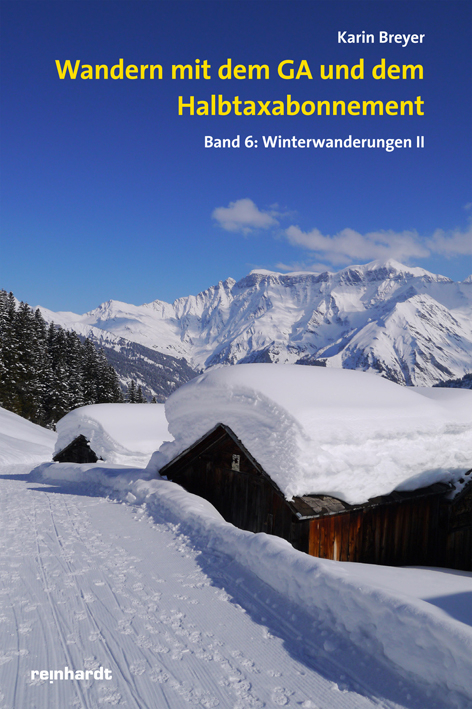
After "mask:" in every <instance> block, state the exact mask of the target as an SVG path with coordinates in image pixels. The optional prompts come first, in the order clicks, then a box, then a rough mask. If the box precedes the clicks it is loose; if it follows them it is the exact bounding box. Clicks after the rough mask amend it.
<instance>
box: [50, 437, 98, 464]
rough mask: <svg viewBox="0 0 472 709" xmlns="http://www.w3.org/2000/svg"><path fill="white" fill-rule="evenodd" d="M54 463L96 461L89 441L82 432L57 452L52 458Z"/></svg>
mask: <svg viewBox="0 0 472 709" xmlns="http://www.w3.org/2000/svg"><path fill="white" fill-rule="evenodd" d="M53 460H54V461H56V463H96V462H97V461H98V458H97V456H96V455H95V453H94V451H93V450H92V449H91V448H90V445H89V442H88V441H87V439H86V438H85V436H83V435H82V434H81V435H80V436H77V438H75V439H74V440H73V441H72V443H69V445H68V446H67V447H66V448H64V449H63V450H62V451H60V452H59V453H57V455H55V456H54V458H53Z"/></svg>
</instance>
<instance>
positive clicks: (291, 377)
mask: <svg viewBox="0 0 472 709" xmlns="http://www.w3.org/2000/svg"><path fill="white" fill-rule="evenodd" d="M166 416H167V419H168V421H169V431H170V433H171V434H172V435H173V436H174V439H175V440H174V441H172V442H171V443H165V444H164V445H163V446H161V448H160V449H159V451H158V452H157V453H155V454H154V455H153V458H152V459H151V462H150V468H151V469H154V470H156V471H159V470H162V469H163V468H164V466H165V465H166V464H167V463H169V462H170V461H171V460H173V459H175V458H176V456H178V455H180V454H181V453H182V452H183V451H185V450H186V449H188V448H190V447H191V446H192V445H193V444H194V443H195V442H197V441H198V440H200V439H201V438H202V437H203V436H205V435H206V434H207V433H208V432H209V431H211V430H212V429H213V428H214V427H215V426H217V425H218V424H219V423H220V422H223V423H224V424H225V425H226V426H227V427H228V428H229V429H231V431H232V432H234V435H235V436H236V437H237V439H239V441H240V442H241V443H242V445H243V446H244V447H245V449H246V450H247V451H248V452H249V454H250V455H251V456H252V458H253V459H254V460H255V461H257V463H258V465H259V466H260V468H261V469H262V470H264V471H265V473H266V474H267V475H268V476H270V478H271V479H272V480H273V481H274V483H275V484H276V485H277V487H278V488H279V489H280V490H281V491H282V493H283V495H284V496H285V497H286V499H287V500H291V499H292V498H295V497H296V498H304V497H306V496H318V497H319V496H325V497H326V498H334V499H336V500H338V501H342V502H344V503H347V505H349V506H351V507H352V506H353V505H363V504H365V503H367V502H368V501H372V500H373V499H376V498H385V496H388V495H390V494H391V493H393V492H394V491H395V493H396V494H400V495H402V494H403V493H405V492H411V491H415V490H420V489H425V488H429V487H430V486H432V485H435V484H437V483H443V484H445V485H452V484H456V485H457V484H459V480H460V479H464V475H465V472H466V471H467V470H469V469H470V465H471V461H472V391H468V390H461V389H427V388H412V387H402V386H399V385H398V384H395V383H393V382H390V381H387V380H385V379H383V378H382V377H380V376H377V375H374V374H370V373H364V372H359V371H352V370H340V369H331V368H320V367H301V366H297V365H275V364H270V365H265V364H249V365H236V366H231V367H221V368H215V369H212V370H209V371H207V372H205V373H204V374H203V375H201V376H200V377H198V378H197V379H194V380H192V381H191V382H189V383H188V384H186V385H184V386H183V387H181V388H180V389H178V390H177V391H176V392H174V394H172V396H171V397H170V398H169V399H168V401H167V403H166ZM459 486H460V485H459ZM369 504H370V503H369Z"/></svg>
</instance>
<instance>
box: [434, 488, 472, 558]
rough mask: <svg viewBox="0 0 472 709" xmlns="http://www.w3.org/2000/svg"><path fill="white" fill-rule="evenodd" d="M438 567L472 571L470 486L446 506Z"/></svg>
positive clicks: (471, 489)
mask: <svg viewBox="0 0 472 709" xmlns="http://www.w3.org/2000/svg"><path fill="white" fill-rule="evenodd" d="M444 527H445V530H446V533H445V535H444V537H443V538H442V539H441V545H440V550H441V559H440V564H439V565H440V566H447V567H448V568H450V569H462V570H465V571H472V486H471V485H469V486H468V488H466V489H464V490H463V492H462V494H460V495H458V497H457V498H456V499H455V500H453V501H452V502H451V503H449V504H447V507H446V512H445V525H444Z"/></svg>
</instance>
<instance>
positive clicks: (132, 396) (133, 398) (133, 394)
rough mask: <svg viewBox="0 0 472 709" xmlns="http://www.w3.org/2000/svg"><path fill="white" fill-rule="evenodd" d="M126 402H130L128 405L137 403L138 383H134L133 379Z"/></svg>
mask: <svg viewBox="0 0 472 709" xmlns="http://www.w3.org/2000/svg"><path fill="white" fill-rule="evenodd" d="M126 401H127V402H128V404H135V403H136V382H135V381H134V379H132V380H131V381H130V383H129V385H128V392H127V395H126Z"/></svg>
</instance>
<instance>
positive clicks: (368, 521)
mask: <svg viewBox="0 0 472 709" xmlns="http://www.w3.org/2000/svg"><path fill="white" fill-rule="evenodd" d="M440 516H441V510H440V498H439V496H431V497H424V498H420V499H415V500H404V501H402V502H398V503H391V504H386V505H379V506H376V507H364V508H361V509H357V510H352V511H350V512H347V513H344V514H340V515H335V516H331V517H322V518H320V519H313V520H310V522H309V525H310V534H309V553H310V554H312V555H313V556H319V557H322V558H324V559H335V560H337V561H359V562H363V563H367V564H385V565H388V566H408V565H428V564H430V565H434V564H436V563H437V561H438V559H437V546H438V533H439V523H440Z"/></svg>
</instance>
